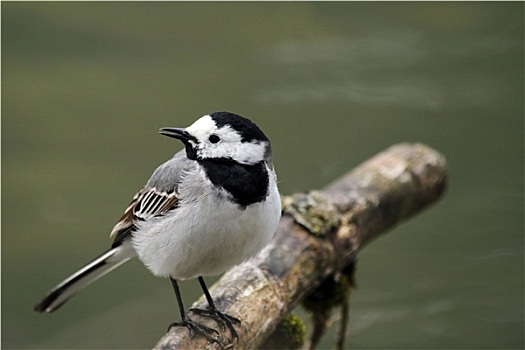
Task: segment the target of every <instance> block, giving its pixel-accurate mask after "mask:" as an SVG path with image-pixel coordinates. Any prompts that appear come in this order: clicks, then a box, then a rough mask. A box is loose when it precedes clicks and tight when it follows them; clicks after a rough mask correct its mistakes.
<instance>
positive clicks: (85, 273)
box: [34, 241, 135, 312]
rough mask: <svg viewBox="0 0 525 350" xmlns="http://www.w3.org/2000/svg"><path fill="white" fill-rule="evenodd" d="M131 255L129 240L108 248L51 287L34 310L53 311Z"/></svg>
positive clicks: (132, 252)
mask: <svg viewBox="0 0 525 350" xmlns="http://www.w3.org/2000/svg"><path fill="white" fill-rule="evenodd" d="M133 257H135V251H134V250H133V248H132V247H131V242H129V241H124V242H123V243H122V244H121V245H119V246H117V247H113V248H111V249H109V250H108V251H106V252H105V253H104V254H102V255H100V256H99V257H98V258H96V259H95V260H93V261H92V262H90V263H89V264H87V265H86V266H84V267H83V268H81V269H80V270H78V271H77V272H75V273H74V274H72V275H71V276H69V277H68V278H66V279H65V280H64V281H62V282H61V283H60V284H59V285H57V286H56V287H55V288H53V289H52V290H51V291H50V292H49V293H48V294H47V295H46V296H45V297H44V298H43V299H42V300H41V301H40V302H38V304H36V305H35V307H34V310H35V311H37V312H53V311H55V310H56V309H58V308H59V307H61V306H62V305H64V303H65V302H66V301H68V300H69V299H71V297H73V296H74V295H75V294H76V293H78V292H79V291H81V290H82V289H84V288H86V287H87V286H89V285H90V284H91V283H93V282H95V281H96V280H97V279H99V278H100V277H102V276H104V275H105V274H107V273H109V272H111V271H113V270H114V269H116V268H117V267H119V266H120V265H122V264H124V263H125V262H126V261H128V260H129V259H131V258H133Z"/></svg>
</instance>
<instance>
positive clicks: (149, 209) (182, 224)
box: [34, 112, 281, 341]
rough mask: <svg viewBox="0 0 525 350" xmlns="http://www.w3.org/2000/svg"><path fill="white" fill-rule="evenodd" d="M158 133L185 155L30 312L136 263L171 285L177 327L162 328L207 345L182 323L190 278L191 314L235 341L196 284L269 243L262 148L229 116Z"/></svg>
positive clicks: (273, 187)
mask: <svg viewBox="0 0 525 350" xmlns="http://www.w3.org/2000/svg"><path fill="white" fill-rule="evenodd" d="M159 132H160V134H162V135H165V136H169V137H173V138H176V139H178V140H180V141H182V143H183V144H184V146H185V150H181V151H180V152H178V153H176V154H175V155H174V156H173V158H171V159H170V160H168V161H167V162H165V163H164V164H162V165H160V166H159V167H158V168H157V169H156V170H155V172H154V173H153V175H152V176H151V178H150V179H149V180H148V182H147V183H146V185H145V186H144V187H143V188H142V189H141V190H139V191H138V193H137V194H136V195H135V197H133V200H132V202H131V204H130V205H129V207H128V208H127V209H126V211H125V213H124V215H123V216H122V218H121V219H120V220H119V221H118V223H117V224H116V225H115V227H114V228H113V231H112V232H111V235H110V237H111V238H113V244H112V246H111V248H110V249H109V250H107V251H106V252H104V253H103V254H102V255H100V256H99V257H98V258H96V259H95V260H93V261H92V262H90V263H89V264H87V265H85V266H84V267H83V268H81V269H80V270H78V271H77V272H75V273H74V274H72V275H71V276H70V277H68V278H66V279H65V280H64V281H63V282H62V283H60V284H59V285H57V286H56V287H55V288H53V289H52V290H51V291H50V292H49V293H48V294H47V295H46V296H45V297H44V298H43V299H42V300H41V301H40V302H39V303H38V304H36V306H35V307H34V309H35V311H38V312H53V311H55V310H56V309H58V308H59V307H61V306H62V305H63V304H64V303H65V302H67V301H68V300H69V299H70V298H71V297H73V296H74V295H75V294H76V293H77V292H79V291H80V290H82V289H83V288H85V287H87V286H88V285H90V284H91V283H93V282H94V281H95V280H97V279H98V278H100V277H102V276H104V275H105V274H107V273H108V272H110V271H112V270H113V269H115V268H117V267H119V266H120V265H122V264H123V263H125V262H126V261H128V260H130V259H132V258H134V257H136V256H138V258H139V259H140V260H141V261H142V262H143V263H144V265H146V267H147V268H148V269H149V270H150V271H151V272H152V273H153V274H154V275H155V276H159V277H167V278H169V279H170V281H171V283H172V285H173V288H174V290H175V294H176V297H177V302H178V306H179V311H180V314H181V318H182V320H181V322H174V323H172V324H171V325H170V328H171V327H172V326H184V327H187V328H188V330H189V332H190V335H191V336H192V337H193V336H194V333H198V334H201V335H203V336H205V337H206V338H208V339H209V340H210V341H214V340H215V338H213V337H212V336H211V334H212V333H214V332H216V331H215V330H213V329H211V328H209V327H206V326H204V325H201V324H198V323H197V322H195V321H193V320H191V319H190V318H189V317H187V316H186V315H185V311H184V306H183V303H182V298H181V294H180V291H179V286H178V284H177V281H178V280H186V279H191V278H198V280H199V283H200V285H201V287H202V290H203V292H204V295H205V297H206V299H207V301H208V305H209V306H208V308H207V309H192V311H194V312H196V313H198V314H203V315H208V316H210V317H212V318H213V319H215V320H216V321H217V322H219V323H221V324H222V325H223V326H224V325H226V326H227V327H228V328H229V330H230V331H231V333H232V335H233V336H234V337H237V338H238V336H237V333H236V332H235V329H234V328H233V326H232V324H233V323H239V322H240V321H239V320H238V319H236V318H235V317H232V316H230V315H227V314H225V313H222V312H220V311H219V310H217V308H216V307H215V304H214V303H213V299H212V297H211V296H210V293H209V292H208V289H207V288H206V284H205V282H204V279H203V278H202V276H207V275H217V274H220V273H222V272H224V271H226V270H227V269H229V268H231V267H232V266H234V265H237V264H239V263H241V262H243V261H244V260H246V259H249V258H250V257H253V256H254V255H255V254H256V253H257V252H259V251H260V250H261V249H262V248H263V247H264V246H265V245H266V244H267V243H268V242H269V241H270V239H271V238H272V237H273V235H274V233H275V231H276V228H277V224H278V222H279V218H280V215H281V200H280V196H279V191H278V189H277V179H276V175H275V171H274V169H273V165H272V152H271V148H270V141H269V140H268V138H267V137H266V135H265V134H264V133H263V132H262V131H261V129H259V127H257V125H255V124H254V123H252V122H251V121H250V120H248V119H246V118H243V117H241V116H239V115H236V114H233V113H229V112H215V113H212V114H210V115H205V116H203V117H201V118H200V119H198V120H197V121H195V122H194V123H193V124H192V125H191V126H189V127H187V128H185V129H179V128H162V129H160V131H159ZM168 330H169V328H168Z"/></svg>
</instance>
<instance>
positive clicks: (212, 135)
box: [208, 134, 221, 143]
mask: <svg viewBox="0 0 525 350" xmlns="http://www.w3.org/2000/svg"><path fill="white" fill-rule="evenodd" d="M208 140H210V142H211V143H217V142H219V141H220V140H221V138H220V137H219V136H217V135H215V134H211V135H210V137H209V138H208Z"/></svg>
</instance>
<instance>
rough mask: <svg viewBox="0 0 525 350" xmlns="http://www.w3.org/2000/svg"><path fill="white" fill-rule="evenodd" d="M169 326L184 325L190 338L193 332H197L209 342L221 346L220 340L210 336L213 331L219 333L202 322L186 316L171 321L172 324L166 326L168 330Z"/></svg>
mask: <svg viewBox="0 0 525 350" xmlns="http://www.w3.org/2000/svg"><path fill="white" fill-rule="evenodd" d="M171 327H186V328H187V329H188V332H189V333H190V338H191V339H193V337H195V334H199V335H201V336H203V337H204V338H206V339H207V340H208V341H209V342H210V343H217V344H219V345H220V346H221V347H222V344H221V342H220V341H219V340H217V339H216V338H215V337H213V336H212V334H213V333H215V334H219V332H217V330H215V329H213V328H210V327H206V326H204V325H202V324H199V323H196V322H194V321H192V320H190V319H189V318H187V317H186V319H185V320H184V321H182V322H173V323H172V324H170V325H169V327H168V332H169V331H170V329H171Z"/></svg>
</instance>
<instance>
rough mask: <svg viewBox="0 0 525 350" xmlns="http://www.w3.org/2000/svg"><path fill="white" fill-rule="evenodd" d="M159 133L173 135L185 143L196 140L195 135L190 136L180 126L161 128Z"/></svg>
mask: <svg viewBox="0 0 525 350" xmlns="http://www.w3.org/2000/svg"><path fill="white" fill-rule="evenodd" d="M159 134H161V135H164V136H169V137H173V138H175V139H178V140H181V141H182V142H184V143H187V142H188V141H190V140H193V141H197V140H196V139H195V137H193V136H191V135H190V134H189V133H188V132H186V130H185V129H181V128H161V129H160V130H159Z"/></svg>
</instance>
